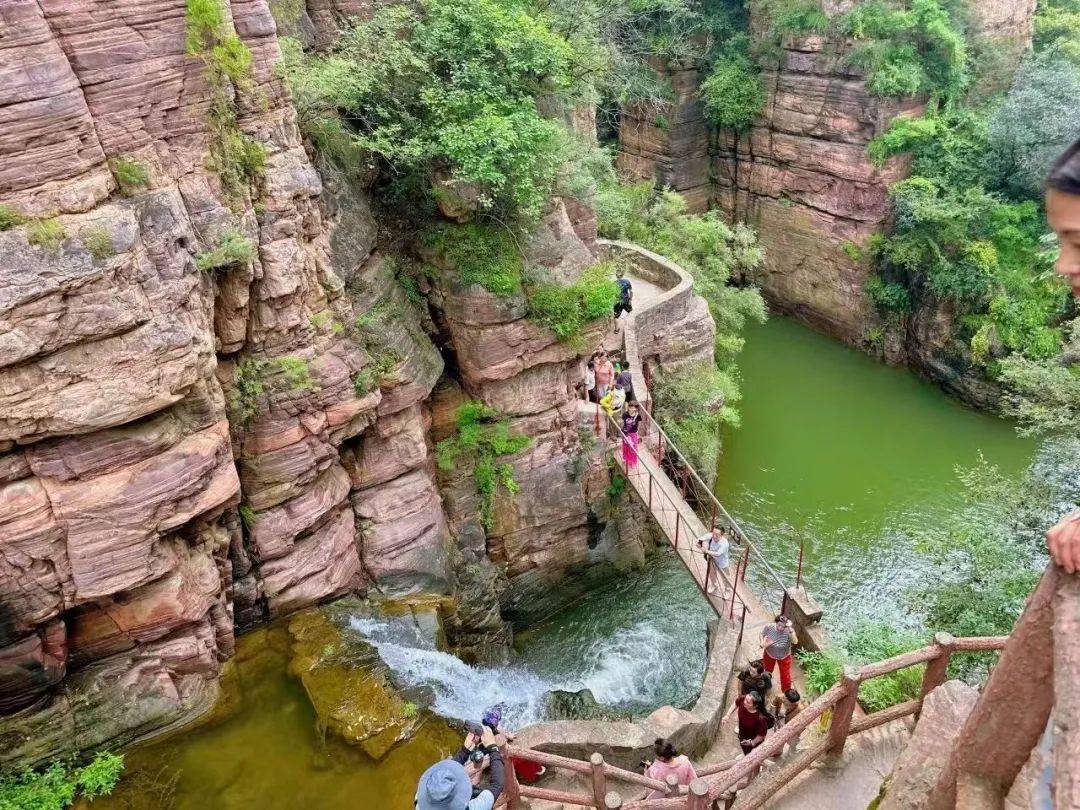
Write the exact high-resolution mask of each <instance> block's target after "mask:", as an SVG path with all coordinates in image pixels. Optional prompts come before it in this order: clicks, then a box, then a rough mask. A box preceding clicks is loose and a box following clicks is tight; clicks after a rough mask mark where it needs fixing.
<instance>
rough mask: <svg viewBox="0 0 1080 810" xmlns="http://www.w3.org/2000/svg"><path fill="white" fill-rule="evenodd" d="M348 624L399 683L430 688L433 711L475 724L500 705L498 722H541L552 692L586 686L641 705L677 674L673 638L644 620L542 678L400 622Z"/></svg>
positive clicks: (651, 702)
mask: <svg viewBox="0 0 1080 810" xmlns="http://www.w3.org/2000/svg"><path fill="white" fill-rule="evenodd" d="M350 624H351V627H352V628H353V629H354V630H356V631H357V632H359V633H360V634H361V635H362V636H363V637H364V639H365V640H366V641H367V642H368V643H370V644H372V645H373V646H374V647H375V648H376V649H377V650H378V652H379V656H380V657H381V658H382V660H383V661H384V662H385V663H386V665H387V666H388V667H390V669H391V670H392V671H393V673H394V677H395V679H396V680H397V681H399V682H400V683H401V684H402V685H403V686H407V687H419V686H424V687H429V688H430V689H432V691H433V692H434V695H435V702H434V705H433V706H432V709H433V710H434V711H436V712H437V713H439V714H441V715H443V716H445V717H453V718H457V719H460V720H468V721H471V722H477V721H479V719H480V717H481V716H482V715H483V713H484V711H485V710H486V709H488V708H490V707H491V706H494V705H499V706H501V707H502V713H503V725H504V726H505V727H506V728H511V729H513V728H520V727H522V726H525V725H528V724H530V723H536V722H539V721H541V720H543V719H544V710H545V705H546V700H547V694H548V692H550V691H552V690H554V689H565V690H570V691H577V690H579V689H589V690H591V691H592V693H593V695H594V696H595V697H596V699H597V701H599V702H600V703H602V704H605V705H609V706H617V707H620V708H636V709H637V710H639V711H640V710H648V709H651V708H653V707H654V706H655V705H656V702H657V696H658V695H659V694H662V693H663V691H664V690H663V687H664V682H665V680H667V679H669V678H671V677H674V676H676V675H677V674H678V673H677V671H676V670H675V669H674V668H673V666H674V664H675V661H676V660H677V659H678V651H677V650H676V649H673V646H674V645H673V643H672V640H671V639H670V637H669V636H667V635H666V634H664V633H663V632H661V631H660V630H659V629H658V628H657V627H655V626H654V625H652V624H651V623H649V622H647V621H643V622H639V623H637V624H634V625H633V626H631V627H629V628H626V629H623V630H619V631H617V632H615V633H614V634H612V635H611V636H610V637H608V638H602V639H596V640H594V641H593V642H592V643H591V644H590V645H589V646H588V648H587V649H586V650H585V652H584V654H583V655H582V656H581V657H580V658H579V659H578V660H574V661H565V662H563V664H564V667H565V668H564V671H562V672H560V673H559V674H557V675H547V676H541V675H539V674H537V673H536V672H534V671H533V670H531V669H529V668H528V667H525V666H520V665H517V666H515V665H509V666H498V667H485V666H470V665H469V664H466V663H465V662H463V661H461V660H460V659H458V658H456V657H455V656H453V655H451V654H449V653H445V652H442V651H440V650H438V649H435V647H434V645H433V644H432V643H431V641H430V640H429V639H426V638H424V637H422V635H421V634H420V633H419V632H418V631H417V630H416V628H415V627H413V626H412V625H411V624H410V623H408V622H406V621H401V620H393V619H390V620H385V619H370V618H359V617H353V618H352V619H351V620H350Z"/></svg>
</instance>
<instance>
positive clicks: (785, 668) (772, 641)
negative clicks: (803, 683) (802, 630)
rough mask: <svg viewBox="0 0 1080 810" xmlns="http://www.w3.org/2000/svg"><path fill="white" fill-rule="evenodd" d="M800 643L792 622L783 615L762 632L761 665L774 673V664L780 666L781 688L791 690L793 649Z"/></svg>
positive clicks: (766, 626)
mask: <svg viewBox="0 0 1080 810" xmlns="http://www.w3.org/2000/svg"><path fill="white" fill-rule="evenodd" d="M798 643H799V639H798V638H797V637H796V636H795V629H794V628H793V627H792V626H791V620H790V619H788V617H787V616H785V615H784V614H783V613H781V614H780V615H779V616H777V617H776V620H775V621H774V622H773V623H771V624H767V625H765V627H764V628H762V630H761V663H762V665H763V666H764V667H765V671H766V672H768V673H770V674H771V673H772V671H773V664H779V665H780V688H781V689H782V690H783V691H784V692H786V691H787V690H788V689H790V688H791V648H792V647H793V646H794V645H796V644H798Z"/></svg>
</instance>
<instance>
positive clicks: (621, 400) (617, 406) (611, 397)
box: [600, 385, 626, 416]
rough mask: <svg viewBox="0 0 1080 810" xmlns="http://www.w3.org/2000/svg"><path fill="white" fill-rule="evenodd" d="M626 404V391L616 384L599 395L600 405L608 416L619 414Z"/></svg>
mask: <svg viewBox="0 0 1080 810" xmlns="http://www.w3.org/2000/svg"><path fill="white" fill-rule="evenodd" d="M625 404H626V392H625V391H623V390H622V389H621V388H619V387H618V386H617V385H616V386H613V387H612V388H611V389H610V390H609V391H608V392H607V393H606V394H604V396H602V397H600V407H601V408H603V409H604V412H605V413H607V415H608V416H615V415H616V414H621V413H622V409H623V406H624V405H625Z"/></svg>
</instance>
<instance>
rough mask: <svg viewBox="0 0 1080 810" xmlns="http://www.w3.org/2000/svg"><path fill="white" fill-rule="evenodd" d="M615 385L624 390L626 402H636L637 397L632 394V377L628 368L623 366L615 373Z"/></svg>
mask: <svg viewBox="0 0 1080 810" xmlns="http://www.w3.org/2000/svg"><path fill="white" fill-rule="evenodd" d="M615 385H616V386H617V387H619V388H621V389H622V390H623V391H625V392H626V401H627V402H637V397H635V396H634V378H633V376H632V375H631V374H630V369H628V368H623V369H622V370H621V371H619V372H618V373H617V374H616V375H615Z"/></svg>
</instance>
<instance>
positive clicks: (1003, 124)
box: [988, 32, 1080, 200]
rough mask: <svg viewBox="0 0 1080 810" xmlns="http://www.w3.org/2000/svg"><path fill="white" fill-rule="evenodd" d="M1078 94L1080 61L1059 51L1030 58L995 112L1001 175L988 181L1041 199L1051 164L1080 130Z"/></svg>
mask: <svg viewBox="0 0 1080 810" xmlns="http://www.w3.org/2000/svg"><path fill="white" fill-rule="evenodd" d="M1078 35H1080V32H1078ZM1078 98H1080V63H1075V64H1074V63H1072V62H1069V61H1068V60H1066V59H1064V58H1062V57H1061V56H1060V55H1059V54H1058V53H1057V52H1049V53H1041V54H1036V55H1034V56H1032V57H1031V58H1029V59H1027V60H1025V61H1024V62H1023V63H1022V64H1021V65H1020V68H1019V69H1018V70H1017V73H1016V78H1015V80H1014V81H1013V85H1012V88H1011V89H1010V90H1009V92H1008V94H1007V95H1006V96H1005V98H1004V99H1003V100H1002V101H1001V103H1000V104H998V105H997V106H996V107H995V109H994V110H993V111H992V112H991V114H990V119H989V127H988V129H989V132H988V135H989V137H988V141H989V147H990V151H991V153H992V158H993V162H994V166H993V169H994V172H995V173H996V177H995V178H994V179H993V180H989V179H988V184H991V185H997V186H998V187H1000V188H1001V189H1002V190H1003V191H1005V193H1007V194H1009V195H1010V196H1012V197H1013V198H1020V199H1023V198H1027V199H1032V200H1038V199H1040V198H1041V197H1042V194H1043V182H1044V181H1045V179H1046V175H1047V173H1048V172H1049V170H1050V166H1051V165H1052V164H1053V162H1054V160H1055V159H1056V158H1057V156H1058V155H1060V154H1061V153H1062V152H1064V151H1065V149H1066V147H1068V146H1069V144H1071V143H1072V142H1073V141H1074V140H1075V139H1076V137H1077V133H1080V104H1077V103H1076V100H1077V99H1078Z"/></svg>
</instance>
